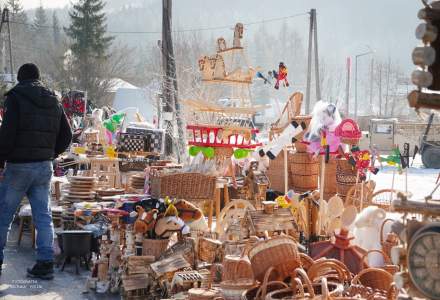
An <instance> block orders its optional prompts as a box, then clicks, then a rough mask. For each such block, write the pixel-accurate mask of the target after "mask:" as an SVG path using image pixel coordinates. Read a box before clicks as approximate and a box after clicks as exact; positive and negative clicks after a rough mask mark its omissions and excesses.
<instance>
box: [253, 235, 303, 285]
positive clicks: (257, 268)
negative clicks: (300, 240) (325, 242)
mask: <svg viewBox="0 0 440 300" xmlns="http://www.w3.org/2000/svg"><path fill="white" fill-rule="evenodd" d="M249 259H250V261H251V264H252V270H253V272H254V276H255V279H256V280H258V281H260V282H262V281H263V279H264V274H265V273H266V271H267V270H268V269H269V268H270V267H274V268H275V270H276V272H277V274H278V277H277V278H276V279H281V280H282V279H284V278H285V277H287V276H289V275H290V274H291V273H292V271H293V270H295V269H296V268H297V267H299V266H300V265H301V259H300V257H299V252H298V246H297V244H296V242H295V240H294V239H293V238H291V237H288V236H278V237H274V238H272V239H267V240H265V241H261V242H258V243H256V244H255V245H254V246H253V247H252V248H251V249H250V250H249Z"/></svg>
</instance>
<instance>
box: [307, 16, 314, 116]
mask: <svg viewBox="0 0 440 300" xmlns="http://www.w3.org/2000/svg"><path fill="white" fill-rule="evenodd" d="M312 36H313V10H312V11H310V26H309V49H308V54H307V87H306V114H309V113H310V85H311V83H312V51H313V44H312V43H313V39H312Z"/></svg>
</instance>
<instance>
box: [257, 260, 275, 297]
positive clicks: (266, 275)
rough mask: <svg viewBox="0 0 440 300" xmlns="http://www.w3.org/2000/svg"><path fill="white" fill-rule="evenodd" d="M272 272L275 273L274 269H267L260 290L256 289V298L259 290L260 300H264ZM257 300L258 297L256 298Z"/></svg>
mask: <svg viewBox="0 0 440 300" xmlns="http://www.w3.org/2000/svg"><path fill="white" fill-rule="evenodd" d="M274 271H275V272H276V270H275V268H274V267H270V268H269V269H267V271H266V274H264V279H263V284H262V285H261V287H260V289H258V292H257V296H258V293H259V292H260V290H261V296H260V297H261V299H266V293H267V283H268V282H269V277H270V275H271V274H272V273H273V272H274ZM257 299H258V297H257Z"/></svg>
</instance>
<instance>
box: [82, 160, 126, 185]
mask: <svg viewBox="0 0 440 300" xmlns="http://www.w3.org/2000/svg"><path fill="white" fill-rule="evenodd" d="M89 176H95V177H97V178H98V185H101V186H104V187H109V188H120V187H121V177H120V173H119V160H118V159H114V158H90V171H89ZM102 178H104V181H103V182H102V184H100V183H99V182H100V181H101V179H102Z"/></svg>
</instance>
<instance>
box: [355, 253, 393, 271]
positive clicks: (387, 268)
mask: <svg viewBox="0 0 440 300" xmlns="http://www.w3.org/2000/svg"><path fill="white" fill-rule="evenodd" d="M370 253H379V254H381V255H382V257H383V261H384V265H383V266H382V267H380V268H381V269H384V270H385V271H387V272H388V273H390V274H391V275H394V274H395V273H396V272H398V271H399V266H396V265H393V263H392V262H391V259H390V257H389V256H388V255H387V254H386V253H385V252H383V251H382V250H377V249H373V250H369V251H367V253H365V254H364V256H363V257H362V262H363V263H362V265H364V263H365V258H368V255H369V254H370ZM367 264H368V263H367Z"/></svg>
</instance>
